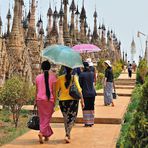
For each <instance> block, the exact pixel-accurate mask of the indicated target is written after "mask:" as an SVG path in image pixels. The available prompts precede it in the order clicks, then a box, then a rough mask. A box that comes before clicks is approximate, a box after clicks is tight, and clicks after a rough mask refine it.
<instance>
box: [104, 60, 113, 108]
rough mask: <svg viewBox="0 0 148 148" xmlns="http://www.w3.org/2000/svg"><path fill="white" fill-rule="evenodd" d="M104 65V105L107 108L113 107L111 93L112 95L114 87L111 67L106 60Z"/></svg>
mask: <svg viewBox="0 0 148 148" xmlns="http://www.w3.org/2000/svg"><path fill="white" fill-rule="evenodd" d="M104 63H105V66H106V69H105V78H104V105H105V106H108V105H110V104H112V106H114V102H113V96H112V93H113V87H114V90H115V85H114V77H113V71H112V66H111V63H110V61H109V60H106V61H105V62H104Z"/></svg>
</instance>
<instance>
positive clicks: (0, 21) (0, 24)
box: [0, 16, 3, 26]
mask: <svg viewBox="0 0 148 148" xmlns="http://www.w3.org/2000/svg"><path fill="white" fill-rule="evenodd" d="M2 25H3V23H2V18H1V16H0V26H2Z"/></svg>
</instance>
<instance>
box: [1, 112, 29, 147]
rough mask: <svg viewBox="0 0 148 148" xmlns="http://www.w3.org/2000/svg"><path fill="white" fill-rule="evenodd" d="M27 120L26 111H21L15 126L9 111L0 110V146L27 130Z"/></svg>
mask: <svg viewBox="0 0 148 148" xmlns="http://www.w3.org/2000/svg"><path fill="white" fill-rule="evenodd" d="M27 121H28V112H26V111H22V112H21V115H20V120H19V125H18V128H15V127H14V124H13V119H12V115H11V113H10V112H9V111H8V110H0V146H2V145H3V144H6V143H9V142H10V141H12V140H13V139H15V138H17V137H18V136H20V135H22V134H24V133H25V132H27V131H28V130H29V129H28V128H27V127H26V123H27Z"/></svg>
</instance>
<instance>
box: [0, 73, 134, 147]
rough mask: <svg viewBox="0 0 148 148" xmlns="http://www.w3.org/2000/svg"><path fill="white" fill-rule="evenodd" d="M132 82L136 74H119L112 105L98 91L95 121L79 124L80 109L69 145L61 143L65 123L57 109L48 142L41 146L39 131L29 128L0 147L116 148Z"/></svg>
mask: <svg viewBox="0 0 148 148" xmlns="http://www.w3.org/2000/svg"><path fill="white" fill-rule="evenodd" d="M134 82H135V74H133V78H132V79H129V78H128V77H127V74H121V75H120V77H119V80H117V82H116V87H117V93H118V95H119V96H118V98H117V99H116V100H114V102H115V107H111V106H107V107H106V106H103V96H100V95H102V91H99V92H98V94H100V95H99V96H97V98H96V103H95V118H96V120H95V123H96V124H95V125H94V126H93V127H92V128H85V127H83V124H79V123H82V111H81V109H80V108H79V113H78V120H77V124H75V126H74V128H73V130H72V135H71V136H72V141H71V143H70V144H65V143H64V140H63V138H64V136H65V133H64V126H63V123H60V122H62V121H63V120H62V115H61V113H60V111H57V112H55V113H54V116H53V122H54V123H52V128H53V130H54V135H53V136H51V138H50V141H49V142H46V143H45V144H43V145H40V144H39V142H38V137H37V133H38V132H37V131H33V130H30V131H29V132H27V133H26V134H24V135H22V136H21V137H19V138H17V139H15V140H14V141H12V142H11V143H10V144H7V145H4V146H3V147H2V148H38V147H39V148H48V147H50V148H82V147H85V148H115V145H116V142H117V139H118V137H119V134H120V129H121V123H122V122H123V117H124V113H125V112H126V108H127V106H128V104H129V103H130V96H131V93H132V90H133V88H134ZM128 83H131V85H130V86H129V85H128ZM121 84H122V85H121ZM127 87H128V89H127ZM118 88H119V89H118ZM127 94H128V95H127ZM24 109H29V110H31V109H32V106H24ZM100 123H102V124H100Z"/></svg>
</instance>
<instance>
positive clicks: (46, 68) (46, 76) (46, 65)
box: [41, 61, 51, 100]
mask: <svg viewBox="0 0 148 148" xmlns="http://www.w3.org/2000/svg"><path fill="white" fill-rule="evenodd" d="M50 67H51V65H50V63H49V62H48V61H44V62H43V63H42V65H41V68H42V70H43V72H44V79H45V87H46V96H47V98H48V100H49V99H50V88H49V82H48V79H49V73H48V71H49V69H50Z"/></svg>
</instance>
